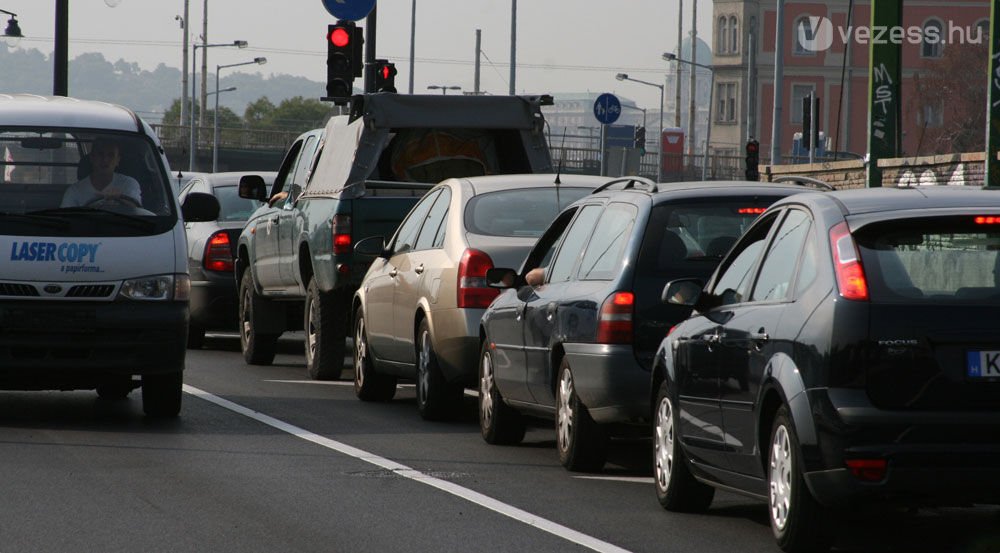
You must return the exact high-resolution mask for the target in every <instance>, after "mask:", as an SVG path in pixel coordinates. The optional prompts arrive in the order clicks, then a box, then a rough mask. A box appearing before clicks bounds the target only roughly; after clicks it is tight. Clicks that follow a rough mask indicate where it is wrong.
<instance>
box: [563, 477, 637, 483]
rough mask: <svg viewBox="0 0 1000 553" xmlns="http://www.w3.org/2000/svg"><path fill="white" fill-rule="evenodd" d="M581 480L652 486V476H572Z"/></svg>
mask: <svg viewBox="0 0 1000 553" xmlns="http://www.w3.org/2000/svg"><path fill="white" fill-rule="evenodd" d="M573 478H579V479H581V480H610V481H612V482H632V483H635V484H652V483H653V482H654V481H655V480H653V477H652V476H574V477H573Z"/></svg>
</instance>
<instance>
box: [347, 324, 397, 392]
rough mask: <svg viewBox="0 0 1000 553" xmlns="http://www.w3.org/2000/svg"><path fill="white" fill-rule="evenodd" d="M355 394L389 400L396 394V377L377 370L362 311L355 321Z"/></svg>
mask: <svg viewBox="0 0 1000 553" xmlns="http://www.w3.org/2000/svg"><path fill="white" fill-rule="evenodd" d="M354 394H355V395H356V396H358V399H360V400H362V401H388V400H390V399H392V398H393V396H395V395H396V377H395V376H391V375H387V374H381V373H378V372H376V371H375V360H374V359H373V358H372V357H371V352H370V349H369V347H368V333H367V332H366V331H365V318H364V315H362V314H361V313H360V312H358V315H357V320H356V322H355V323H354Z"/></svg>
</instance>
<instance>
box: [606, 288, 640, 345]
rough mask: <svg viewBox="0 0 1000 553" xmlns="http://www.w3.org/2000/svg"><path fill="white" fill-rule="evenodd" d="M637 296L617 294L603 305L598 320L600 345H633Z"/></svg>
mask: <svg viewBox="0 0 1000 553" xmlns="http://www.w3.org/2000/svg"><path fill="white" fill-rule="evenodd" d="M634 309H635V294H633V293H632V292H615V293H614V294H611V295H610V296H608V299H606V300H604V303H603V304H601V313H600V315H599V316H598V318H597V343H598V344H631V343H632V313H633V311H634Z"/></svg>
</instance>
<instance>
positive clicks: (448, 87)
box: [427, 84, 462, 94]
mask: <svg viewBox="0 0 1000 553" xmlns="http://www.w3.org/2000/svg"><path fill="white" fill-rule="evenodd" d="M427 90H440V91H441V94H448V91H449V90H462V87H460V86H455V85H437V84H432V85H430V86H428V87H427Z"/></svg>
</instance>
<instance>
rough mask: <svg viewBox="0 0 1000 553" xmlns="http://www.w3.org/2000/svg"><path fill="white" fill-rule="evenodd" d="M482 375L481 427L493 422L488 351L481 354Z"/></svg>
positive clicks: (491, 385) (491, 381) (480, 397)
mask: <svg viewBox="0 0 1000 553" xmlns="http://www.w3.org/2000/svg"><path fill="white" fill-rule="evenodd" d="M482 364H483V376H482V377H481V378H480V379H479V415H480V416H481V417H482V419H483V428H487V427H489V426H491V425H492V424H493V360H492V359H491V358H490V354H489V353H485V354H484V355H483V361H482Z"/></svg>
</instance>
